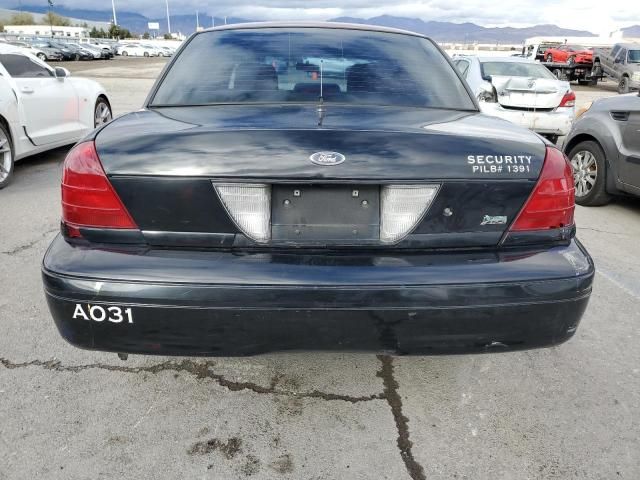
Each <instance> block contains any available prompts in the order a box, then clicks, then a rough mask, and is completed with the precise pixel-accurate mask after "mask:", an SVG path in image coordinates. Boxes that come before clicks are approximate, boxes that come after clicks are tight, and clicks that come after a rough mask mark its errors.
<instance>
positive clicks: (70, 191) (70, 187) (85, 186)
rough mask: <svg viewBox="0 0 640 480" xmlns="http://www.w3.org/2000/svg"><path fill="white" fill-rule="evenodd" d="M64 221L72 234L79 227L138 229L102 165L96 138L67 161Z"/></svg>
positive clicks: (73, 234) (82, 146)
mask: <svg viewBox="0 0 640 480" xmlns="http://www.w3.org/2000/svg"><path fill="white" fill-rule="evenodd" d="M62 221H63V222H64V224H65V225H66V226H67V230H68V232H69V233H70V235H71V236H80V233H79V228H81V227H88V228H113V229H137V228H138V226H137V225H136V224H135V222H134V221H133V219H132V218H131V216H130V215H129V212H127V209H126V208H125V207H124V205H123V204H122V202H121V201H120V198H119V197H118V194H117V193H116V192H115V190H114V189H113V187H112V186H111V183H109V179H108V178H107V175H106V174H105V172H104V169H103V168H102V164H101V163H100V159H99V157H98V152H96V147H95V145H94V143H93V141H89V142H83V143H80V144H78V145H76V146H75V147H74V148H73V149H72V150H71V151H70V152H69V154H68V155H67V158H66V159H65V161H64V168H63V173H62Z"/></svg>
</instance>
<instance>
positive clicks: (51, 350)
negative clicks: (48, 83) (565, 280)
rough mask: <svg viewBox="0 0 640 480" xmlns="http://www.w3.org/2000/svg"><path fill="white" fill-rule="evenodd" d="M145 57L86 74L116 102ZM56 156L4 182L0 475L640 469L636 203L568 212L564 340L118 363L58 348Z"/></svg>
mask: <svg viewBox="0 0 640 480" xmlns="http://www.w3.org/2000/svg"><path fill="white" fill-rule="evenodd" d="M127 60H130V59H127ZM145 61H148V62H154V59H151V60H149V59H137V60H133V61H131V63H128V64H125V63H124V62H121V61H120V60H116V61H113V62H112V63H109V64H107V65H108V66H106V67H102V66H100V67H96V66H95V64H92V63H87V67H86V69H85V71H84V74H85V75H91V76H94V77H96V78H97V79H99V80H100V81H102V82H103V83H104V84H105V85H106V86H107V88H108V90H109V93H110V95H111V98H112V99H113V103H114V107H115V109H116V110H117V111H120V112H122V111H124V110H125V109H127V108H129V109H134V108H138V107H139V106H140V105H141V103H142V101H143V99H144V95H145V93H146V91H145V89H148V88H149V87H150V85H151V82H152V79H151V78H141V76H140V75H138V72H139V71H141V70H142V67H141V66H144V65H145V64H143V62H145ZM80 65H82V68H85V66H84V64H80ZM89 66H92V67H93V68H92V69H90V68H88V67H89ZM146 66H147V67H148V68H149V70H147V73H146V74H145V75H151V73H150V72H151V69H152V68H155V69H156V72H157V70H158V69H159V68H161V63H160V62H157V63H156V64H154V65H152V64H151V63H147V64H146ZM112 68H114V69H116V70H111V69H112ZM114 71H115V72H117V73H118V75H117V76H114V75H112V74H113V72H114ZM577 90H578V97H579V98H578V101H581V100H583V99H584V98H587V96H588V95H592V96H597V95H601V94H610V93H611V92H604V93H603V92H600V91H599V90H595V89H588V91H587V90H586V89H585V90H583V89H582V88H578V89H577ZM585 92H586V93H585ZM65 153H66V150H65V149H60V150H57V151H54V152H50V153H48V154H44V155H39V156H37V157H34V158H31V159H29V160H25V161H23V162H22V163H19V164H18V165H17V167H16V175H15V180H14V183H13V184H12V185H11V186H10V187H8V188H7V189H5V190H3V191H0V201H1V205H2V208H0V292H1V294H0V325H1V326H2V332H3V335H1V336H0V459H2V460H0V479H2V480H4V479H11V480H14V479H30V480H31V479H34V478H46V479H85V478H109V479H111V478H118V479H136V480H141V479H154V480H155V479H160V478H224V479H229V478H251V479H280V478H285V479H288V478H289V479H294V478H295V479H301V478H304V479H376V480H378V479H385V478H388V479H394V480H396V479H413V480H416V479H425V478H427V479H440V478H459V479H462V478H468V479H481V478H491V479H514V478H529V479H538V478H540V479H566V478H580V479H591V478H592V479H612V478H621V479H637V478H640V439H639V438H638V437H639V436H638V432H640V348H638V339H639V338H640V311H639V310H640V309H639V308H638V301H639V299H640V257H639V256H638V254H637V252H638V249H637V240H636V239H637V238H640V201H638V200H618V201H616V202H614V203H612V204H611V205H609V206H606V207H601V208H591V209H586V208H578V210H577V221H578V225H579V230H578V232H579V238H580V239H581V240H582V241H583V242H584V244H585V245H586V246H587V248H588V249H589V250H590V252H591V253H592V255H593V256H594V259H595V261H596V264H597V267H598V274H597V277H596V283H595V289H594V294H593V296H592V300H591V303H590V306H589V309H588V311H587V313H586V315H585V317H584V319H583V322H582V325H581V326H580V328H579V330H578V333H577V334H576V336H575V338H574V339H572V340H571V341H570V342H568V343H567V344H565V345H562V346H560V347H557V348H553V349H547V350H536V351H530V352H522V353H509V354H495V355H487V356H459V357H453V356H445V357H403V358H391V357H386V356H381V357H378V356H375V355H369V354H336V353H313V354H309V353H287V354H273V355H264V356H259V357H252V358H245V359H222V358H221V359H210V360H206V359H190V358H187V359H182V358H180V359H177V358H154V357H141V356H132V357H130V359H129V361H127V362H121V361H120V360H118V358H117V357H116V356H115V355H113V354H102V353H94V352H86V351H81V350H77V349H75V348H73V347H71V346H69V345H67V344H66V343H65V342H64V341H63V340H61V338H60V336H59V335H58V333H57V331H56V329H55V327H54V325H53V322H52V320H51V318H50V316H49V313H48V311H47V308H46V304H45V300H44V296H43V293H42V288H41V282H40V259H41V258H42V256H43V254H44V251H45V249H46V247H47V245H48V242H49V241H50V240H51V238H52V237H53V236H54V235H55V231H56V230H57V228H58V218H59V214H60V212H59V210H60V209H59V201H58V196H59V186H58V181H59V176H60V165H61V162H62V160H63V158H64V155H65Z"/></svg>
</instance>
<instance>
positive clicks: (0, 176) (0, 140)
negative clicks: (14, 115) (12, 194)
mask: <svg viewBox="0 0 640 480" xmlns="http://www.w3.org/2000/svg"><path fill="white" fill-rule="evenodd" d="M14 161H15V155H14V150H13V142H12V141H11V134H10V133H9V130H7V127H5V126H4V124H2V123H0V189H3V188H4V187H6V186H7V185H9V184H10V183H11V180H12V179H13V168H14V165H15V164H14Z"/></svg>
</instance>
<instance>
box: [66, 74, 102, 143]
mask: <svg viewBox="0 0 640 480" xmlns="http://www.w3.org/2000/svg"><path fill="white" fill-rule="evenodd" d="M65 81H70V82H71V84H72V85H73V88H74V89H75V91H76V94H77V95H78V110H79V112H78V113H79V117H80V123H82V124H83V125H85V126H86V128H87V131H90V130H93V127H94V125H93V124H94V118H93V115H94V109H95V105H96V100H97V99H98V97H99V96H101V95H102V96H105V97H107V99H108V98H109V97H108V96H107V93H106V91H105V89H104V87H103V86H102V85H101V84H99V83H98V82H96V81H94V80H89V79H88V78H81V77H70V78H68V79H66V80H65ZM112 113H113V111H112Z"/></svg>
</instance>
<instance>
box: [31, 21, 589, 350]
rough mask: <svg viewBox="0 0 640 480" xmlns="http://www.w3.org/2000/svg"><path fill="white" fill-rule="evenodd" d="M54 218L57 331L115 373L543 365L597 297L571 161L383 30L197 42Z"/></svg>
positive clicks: (52, 294) (287, 31)
mask: <svg viewBox="0 0 640 480" xmlns="http://www.w3.org/2000/svg"><path fill="white" fill-rule="evenodd" d="M62 211H63V217H62V232H61V235H59V236H58V237H57V238H56V239H55V240H54V241H53V243H52V244H51V246H50V248H49V250H48V251H47V253H46V256H45V258H44V262H43V279H44V287H45V291H46V297H47V300H48V303H49V307H50V310H51V313H52V314H53V318H54V320H55V322H56V325H57V327H58V329H59V331H60V333H61V334H62V336H63V337H64V338H65V339H67V340H68V341H69V342H70V343H72V344H73V345H76V346H78V347H82V348H87V349H95V350H103V351H112V352H117V353H119V354H122V355H124V354H128V353H142V354H162V355H244V354H255V353H260V352H267V351H274V350H291V349H322V350H336V349H341V350H366V351H393V352H397V353H400V354H410V353H414V354H436V353H464V352H491V351H504V350H511V349H526V348H534V347H543V346H550V345H555V344H559V343H561V342H563V341H565V340H567V339H569V338H570V337H571V336H572V335H573V334H574V333H575V331H576V328H577V326H578V323H579V321H580V318H581V317H582V314H583V312H584V310H585V308H586V307H587V302H588V300H589V296H590V294H591V285H592V281H593V276H594V266H593V262H592V261H591V258H590V257H589V255H588V253H587V252H586V251H585V249H584V247H583V246H582V245H581V244H580V243H579V242H578V241H577V240H576V239H575V226H574V218H573V214H574V185H573V178H572V172H571V167H570V166H569V163H568V161H567V159H566V157H565V156H564V155H563V154H562V152H560V151H559V150H557V149H556V148H555V147H553V146H551V145H549V144H548V143H545V141H544V140H543V139H541V138H540V137H538V136H537V135H535V134H533V133H531V132H529V131H527V130H524V129H522V128H520V127H517V126H515V125H512V124H510V123H508V122H506V121H503V120H500V119H497V118H491V117H487V116H484V115H482V114H481V113H480V112H479V109H478V105H477V103H476V101H475V99H474V98H473V95H472V94H471V92H470V90H469V88H468V87H467V85H466V84H465V82H464V81H463V80H462V79H461V78H460V76H459V75H458V73H457V72H456V70H455V68H454V67H453V66H452V64H451V62H450V61H449V60H448V58H447V57H446V55H445V54H444V53H443V52H442V51H441V50H440V49H439V48H438V47H437V46H436V45H435V43H434V42H432V41H431V40H429V39H428V38H426V37H423V36H420V35H417V34H413V33H409V32H403V31H398V30H389V29H381V28H377V27H368V26H354V25H343V24H299V25H292V24H255V25H242V26H225V27H221V28H216V29H212V30H208V31H204V32H199V33H196V34H195V35H193V36H192V37H191V38H190V39H189V40H188V41H187V42H186V45H185V46H184V47H183V48H182V49H181V50H180V51H179V52H178V54H177V55H176V56H175V57H174V59H173V60H172V61H171V63H170V64H169V66H168V67H167V68H166V69H165V71H164V72H163V74H162V75H161V77H160V78H159V79H158V81H157V82H156V84H155V86H154V87H153V89H152V91H151V93H150V94H149V97H148V99H147V101H146V104H145V108H144V109H143V110H141V111H137V112H134V113H130V114H128V115H125V116H122V117H119V118H118V119H116V120H114V121H113V122H111V123H110V124H108V125H106V126H105V127H103V128H100V129H98V130H97V131H95V132H93V133H92V134H91V135H90V136H89V137H87V138H86V139H85V140H84V141H82V142H81V143H79V144H78V145H76V147H74V149H73V150H72V151H71V152H70V153H69V155H68V157H67V159H66V160H65V164H64V173H63V180H62Z"/></svg>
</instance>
